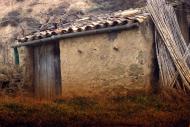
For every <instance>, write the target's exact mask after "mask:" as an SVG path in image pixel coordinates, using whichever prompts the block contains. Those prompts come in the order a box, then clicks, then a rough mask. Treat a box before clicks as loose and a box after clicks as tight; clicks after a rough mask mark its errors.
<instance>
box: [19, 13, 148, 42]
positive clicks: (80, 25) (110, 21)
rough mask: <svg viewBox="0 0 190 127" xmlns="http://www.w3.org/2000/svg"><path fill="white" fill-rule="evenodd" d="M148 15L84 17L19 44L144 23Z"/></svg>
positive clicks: (23, 40) (128, 14)
mask: <svg viewBox="0 0 190 127" xmlns="http://www.w3.org/2000/svg"><path fill="white" fill-rule="evenodd" d="M147 15H148V14H146V13H143V12H142V10H141V9H135V10H126V11H119V12H116V13H114V14H109V15H108V14H107V15H99V16H96V17H93V16H88V17H83V18H81V19H79V20H76V21H74V22H73V23H69V24H63V25H62V27H58V28H57V29H53V30H44V31H40V32H36V33H34V34H32V35H28V36H26V37H23V38H19V39H17V41H18V42H19V43H24V42H28V41H33V40H39V39H43V38H48V37H51V36H54V35H62V34H67V33H75V32H82V31H89V30H94V29H101V28H107V27H113V26H117V25H126V24H129V23H134V22H140V23H141V22H143V21H144V20H145V19H146V18H147Z"/></svg>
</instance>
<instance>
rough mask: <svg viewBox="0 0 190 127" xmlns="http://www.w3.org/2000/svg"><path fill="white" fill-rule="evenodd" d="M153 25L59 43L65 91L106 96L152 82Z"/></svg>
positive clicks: (64, 93)
mask: <svg viewBox="0 0 190 127" xmlns="http://www.w3.org/2000/svg"><path fill="white" fill-rule="evenodd" d="M150 28H151V27H149V26H148V25H147V24H146V23H144V25H143V24H142V25H141V27H140V28H135V29H130V30H126V31H122V32H121V31H120V32H114V33H107V34H101V35H100V34H99V35H91V36H83V37H78V38H72V39H65V40H62V41H61V42H60V57H61V75H62V93H63V96H66V95H72V96H75V95H77V96H78V95H80V96H83V95H84V96H89V95H96V94H97V95H99V94H101V93H103V94H104V95H106V94H108V95H110V94H112V92H113V91H114V90H116V89H117V90H118V92H119V93H122V90H123V91H124V92H127V89H138V90H139V89H141V90H145V89H146V88H147V87H150V85H151V81H152V65H153V62H152V61H153V60H152V59H153V48H152V47H153V40H152V37H153V36H152V32H151V29H150Z"/></svg>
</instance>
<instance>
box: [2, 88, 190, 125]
mask: <svg viewBox="0 0 190 127" xmlns="http://www.w3.org/2000/svg"><path fill="white" fill-rule="evenodd" d="M189 106H190V105H189V104H188V103H184V102H180V103H179V102H171V101H166V100H165V101H163V100H162V99H161V98H160V97H158V96H154V95H151V96H149V95H145V94H143V93H136V92H131V93H129V94H128V95H127V96H113V97H109V98H107V99H100V98H93V97H73V98H70V99H67V98H64V99H63V98H62V99H55V100H54V101H37V100H34V99H31V98H20V97H18V98H1V101H0V126H2V127H4V126H13V125H14V126H17V127H20V126H22V127H23V126H24V127H25V126H27V127H28V126H31V127H32V126H39V127H41V126H56V127H59V126H60V127H61V126H75V127H76V126H140V127H141V126H146V127H149V126H150V127H151V126H156V127H170V126H171V127H172V126H179V125H180V126H184V127H185V126H187V127H188V125H189V122H190V109H189Z"/></svg>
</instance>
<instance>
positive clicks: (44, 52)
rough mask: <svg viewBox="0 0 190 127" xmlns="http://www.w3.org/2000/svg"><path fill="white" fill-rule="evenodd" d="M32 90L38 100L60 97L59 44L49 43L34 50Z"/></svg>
mask: <svg viewBox="0 0 190 127" xmlns="http://www.w3.org/2000/svg"><path fill="white" fill-rule="evenodd" d="M34 90H35V95H36V96H37V97H40V98H48V99H49V98H54V97H56V96H59V95H61V71H60V50H59V43H58V42H55V43H49V44H47V43H46V44H43V45H40V46H36V47H35V48H34Z"/></svg>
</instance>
